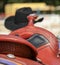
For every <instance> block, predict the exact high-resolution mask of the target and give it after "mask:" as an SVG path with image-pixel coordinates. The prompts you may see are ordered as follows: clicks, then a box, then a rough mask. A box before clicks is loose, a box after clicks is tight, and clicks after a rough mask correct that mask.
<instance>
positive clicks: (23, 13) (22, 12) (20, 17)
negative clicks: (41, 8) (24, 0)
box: [15, 7, 33, 24]
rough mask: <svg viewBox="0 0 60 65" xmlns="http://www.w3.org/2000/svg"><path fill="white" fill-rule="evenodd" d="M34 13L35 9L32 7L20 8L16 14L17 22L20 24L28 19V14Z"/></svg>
mask: <svg viewBox="0 0 60 65" xmlns="http://www.w3.org/2000/svg"><path fill="white" fill-rule="evenodd" d="M32 13H33V11H32V9H31V8H30V7H24V8H21V9H18V10H17V11H16V14H15V23H16V24H20V23H23V22H26V21H28V19H27V16H28V15H29V14H32Z"/></svg>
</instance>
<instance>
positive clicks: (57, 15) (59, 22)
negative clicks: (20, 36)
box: [0, 0, 60, 37]
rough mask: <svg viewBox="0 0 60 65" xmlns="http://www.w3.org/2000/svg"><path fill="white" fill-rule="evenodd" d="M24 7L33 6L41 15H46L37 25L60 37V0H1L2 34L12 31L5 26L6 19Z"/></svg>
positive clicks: (0, 28) (0, 20)
mask: <svg viewBox="0 0 60 65" xmlns="http://www.w3.org/2000/svg"><path fill="white" fill-rule="evenodd" d="M22 7H31V8H32V10H33V11H36V12H37V14H38V15H39V17H44V20H43V21H42V22H38V23H36V24H35V26H39V27H42V28H45V29H47V30H49V31H51V32H52V33H53V34H54V35H55V36H58V37H60V0H0V34H8V33H10V32H11V31H10V30H7V29H6V28H5V27H4V22H5V19H6V18H7V17H9V16H12V15H15V12H16V10H17V9H18V8H22Z"/></svg>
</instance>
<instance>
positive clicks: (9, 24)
mask: <svg viewBox="0 0 60 65" xmlns="http://www.w3.org/2000/svg"><path fill="white" fill-rule="evenodd" d="M27 24H28V22H27V21H26V22H20V24H15V16H10V17H8V18H6V20H5V23H4V26H5V27H6V28H7V29H9V30H16V29H18V28H22V27H25V26H26V25H27Z"/></svg>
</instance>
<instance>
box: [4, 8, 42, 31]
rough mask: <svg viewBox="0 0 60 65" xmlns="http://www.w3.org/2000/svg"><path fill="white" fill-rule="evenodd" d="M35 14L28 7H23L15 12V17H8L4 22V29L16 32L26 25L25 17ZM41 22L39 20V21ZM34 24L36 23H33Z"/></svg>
mask: <svg viewBox="0 0 60 65" xmlns="http://www.w3.org/2000/svg"><path fill="white" fill-rule="evenodd" d="M33 13H35V12H34V11H32V9H31V8H30V7H23V8H20V9H18V10H16V13H15V16H10V17H8V18H6V20H5V23H4V25H5V27H6V28H7V29H9V30H16V29H18V28H22V27H24V26H26V25H27V24H28V19H27V16H28V15H29V14H33ZM41 20H43V18H42V19H40V21H41ZM35 23H36V22H35Z"/></svg>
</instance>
